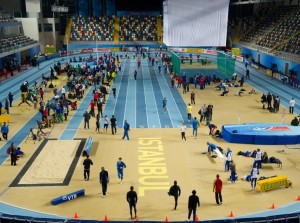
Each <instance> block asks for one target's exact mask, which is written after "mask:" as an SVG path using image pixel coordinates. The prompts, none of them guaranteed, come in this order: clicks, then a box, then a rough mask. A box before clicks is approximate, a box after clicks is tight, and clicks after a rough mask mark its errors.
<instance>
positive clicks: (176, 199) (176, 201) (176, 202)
mask: <svg viewBox="0 0 300 223" xmlns="http://www.w3.org/2000/svg"><path fill="white" fill-rule="evenodd" d="M174 200H175V207H174V209H175V210H176V208H177V204H178V195H175V196H174Z"/></svg>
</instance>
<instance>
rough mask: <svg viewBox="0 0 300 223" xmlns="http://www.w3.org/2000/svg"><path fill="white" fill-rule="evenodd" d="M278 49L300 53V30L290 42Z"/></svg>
mask: <svg viewBox="0 0 300 223" xmlns="http://www.w3.org/2000/svg"><path fill="white" fill-rule="evenodd" d="M278 51H283V52H286V53H293V54H298V55H300V32H298V34H297V35H295V36H294V37H292V38H291V39H290V40H289V41H288V43H286V44H285V45H283V46H281V47H280V48H279V49H278Z"/></svg>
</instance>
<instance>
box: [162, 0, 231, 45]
mask: <svg viewBox="0 0 300 223" xmlns="http://www.w3.org/2000/svg"><path fill="white" fill-rule="evenodd" d="M228 9H229V1H228V0H201V1H200V0H166V1H165V2H164V21H163V22H164V27H163V29H164V36H163V42H164V44H166V45H167V46H226V37H227V22H228Z"/></svg>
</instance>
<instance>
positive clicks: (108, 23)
mask: <svg viewBox="0 0 300 223" xmlns="http://www.w3.org/2000/svg"><path fill="white" fill-rule="evenodd" d="M114 23H115V20H114V19H113V18H112V17H108V16H101V17H94V16H93V17H81V16H79V17H75V18H73V22H72V27H71V36H70V38H71V40H75V41H96V40H98V41H113V40H114V35H113V31H114Z"/></svg>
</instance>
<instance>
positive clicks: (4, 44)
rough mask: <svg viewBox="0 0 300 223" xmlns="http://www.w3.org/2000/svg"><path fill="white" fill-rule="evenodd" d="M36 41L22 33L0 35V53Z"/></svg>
mask: <svg viewBox="0 0 300 223" xmlns="http://www.w3.org/2000/svg"><path fill="white" fill-rule="evenodd" d="M33 43H36V41H34V40H33V39H31V38H29V37H27V36H24V35H23V34H19V35H17V34H12V35H0V53H2V52H5V51H9V50H14V49H17V48H19V47H24V46H27V45H30V44H33Z"/></svg>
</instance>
